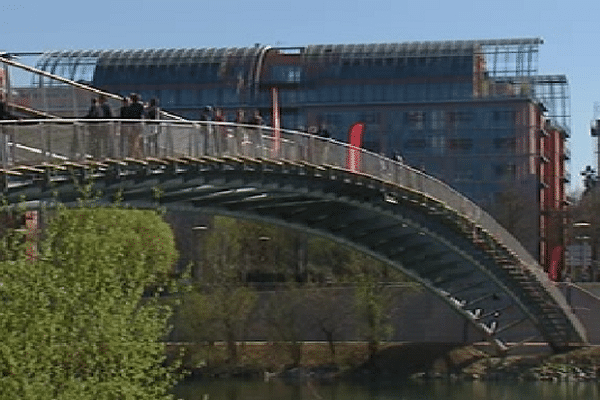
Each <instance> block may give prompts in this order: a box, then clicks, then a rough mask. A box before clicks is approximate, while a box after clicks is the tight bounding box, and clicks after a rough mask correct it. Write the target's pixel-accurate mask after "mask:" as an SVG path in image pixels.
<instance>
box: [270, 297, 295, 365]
mask: <svg viewBox="0 0 600 400" xmlns="http://www.w3.org/2000/svg"><path fill="white" fill-rule="evenodd" d="M304 300H305V293H304V291H303V290H302V288H299V287H297V286H294V285H289V286H288V287H287V288H285V289H283V290H278V291H276V292H275V293H273V295H272V296H271V298H270V300H269V303H268V304H267V306H266V310H265V311H266V313H265V321H266V324H267V328H268V332H269V338H270V340H271V341H273V342H282V343H285V345H286V349H287V351H288V352H289V354H290V357H291V358H292V361H293V363H294V365H299V364H300V361H301V358H302V340H301V332H302V326H301V324H302V319H301V311H302V309H303V306H304V304H305V301H304Z"/></svg>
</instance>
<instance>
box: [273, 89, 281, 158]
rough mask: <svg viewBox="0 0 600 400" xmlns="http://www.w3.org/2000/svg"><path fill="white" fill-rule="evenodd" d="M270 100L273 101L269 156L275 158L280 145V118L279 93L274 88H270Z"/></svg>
mask: <svg viewBox="0 0 600 400" xmlns="http://www.w3.org/2000/svg"><path fill="white" fill-rule="evenodd" d="M271 98H272V101H273V147H272V148H271V156H272V157H273V158H277V157H278V156H279V146H280V143H281V130H280V129H281V122H280V120H281V118H280V115H279V91H278V90H277V88H276V87H274V88H271Z"/></svg>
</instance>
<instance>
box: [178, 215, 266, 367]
mask: <svg viewBox="0 0 600 400" xmlns="http://www.w3.org/2000/svg"><path fill="white" fill-rule="evenodd" d="M212 225H213V226H212V230H211V231H210V232H209V233H207V234H206V236H205V241H204V243H203V244H202V245H203V246H205V250H204V255H205V259H204V263H203V264H204V268H203V271H202V281H199V282H196V287H195V290H194V291H193V292H191V293H189V294H188V295H187V296H186V297H185V300H184V302H183V305H182V307H181V310H180V313H179V322H178V325H179V326H180V327H181V329H182V331H183V334H184V336H185V337H186V338H188V339H189V340H192V341H195V342H205V343H207V344H208V349H209V354H208V355H207V357H208V361H210V348H211V347H212V345H213V344H214V342H215V341H217V340H225V341H226V344H227V355H228V361H229V362H230V363H232V364H235V363H237V361H238V351H237V342H238V341H239V340H240V339H241V338H242V337H243V335H244V333H245V332H246V326H247V324H248V317H249V315H250V313H251V312H252V310H253V309H254V306H255V304H256V293H255V292H254V291H253V290H251V289H249V288H248V287H246V286H245V282H244V281H245V275H246V272H247V269H248V265H247V264H248V260H247V257H245V255H246V254H247V252H248V251H249V248H248V246H247V243H245V242H246V241H247V237H248V233H247V230H248V229H249V227H250V228H251V227H252V225H249V224H248V223H241V222H238V221H236V220H235V219H232V218H228V217H215V218H214V220H213V224H212Z"/></svg>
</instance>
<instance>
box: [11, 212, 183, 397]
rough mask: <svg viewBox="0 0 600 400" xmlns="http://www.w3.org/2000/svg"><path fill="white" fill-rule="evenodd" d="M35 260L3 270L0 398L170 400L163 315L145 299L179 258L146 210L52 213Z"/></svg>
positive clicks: (165, 310) (163, 309)
mask: <svg viewBox="0 0 600 400" xmlns="http://www.w3.org/2000/svg"><path fill="white" fill-rule="evenodd" d="M45 237H46V238H45V239H44V241H43V243H42V244H41V246H40V247H39V250H38V257H37V258H36V259H33V260H32V259H29V260H28V259H27V258H26V255H25V253H24V249H22V250H23V251H22V252H21V253H20V254H19V257H17V258H16V259H15V260H12V261H3V262H0V298H1V299H2V308H0V365H1V367H0V368H1V370H0V393H2V395H3V397H4V398H26V399H74V398H77V399H117V398H122V399H147V398H152V399H167V398H170V395H169V394H168V392H169V390H170V388H171V387H172V386H173V384H174V383H175V381H176V375H175V374H174V368H175V366H170V367H167V366H165V365H163V362H164V360H165V348H164V344H163V343H162V342H161V339H162V338H164V337H165V335H166V334H167V332H168V329H167V319H168V318H169V315H170V307H169V306H168V305H165V304H162V303H161V302H159V299H158V298H157V297H153V298H147V299H143V298H142V294H143V292H144V289H145V287H146V286H148V285H149V284H151V283H153V284H156V283H157V282H161V281H163V279H164V278H165V276H166V275H167V274H168V272H169V270H170V268H171V267H172V265H173V263H174V261H175V259H176V257H177V254H176V250H175V246H174V240H173V235H172V232H171V230H170V228H169V226H168V225H167V224H166V223H165V222H164V221H162V218H161V217H160V216H159V215H158V214H157V213H156V212H153V211H141V210H124V209H118V208H116V207H109V208H90V207H82V208H77V209H71V210H68V209H64V208H61V209H59V210H58V211H57V212H56V213H55V215H54V216H53V217H52V218H51V221H50V222H49V224H48V226H47V229H46V231H45Z"/></svg>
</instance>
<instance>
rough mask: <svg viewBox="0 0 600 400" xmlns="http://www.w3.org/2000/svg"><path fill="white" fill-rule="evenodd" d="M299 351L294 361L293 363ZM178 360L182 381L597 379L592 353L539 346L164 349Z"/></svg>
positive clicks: (596, 356)
mask: <svg viewBox="0 0 600 400" xmlns="http://www.w3.org/2000/svg"><path fill="white" fill-rule="evenodd" d="M294 350H296V351H300V352H301V353H300V354H301V357H300V362H299V363H294V362H293V355H294ZM177 353H178V354H181V355H182V358H181V361H182V370H183V371H184V372H185V373H186V374H187V376H188V377H189V379H201V378H210V379H215V378H246V379H274V378H280V379H289V380H304V379H315V380H335V379H352V380H357V379H366V380H369V379H374V378H377V379H418V380H426V379H453V380H553V381H583V380H586V381H592V380H598V379H599V378H600V348H597V347H590V348H584V349H579V350H573V351H571V352H568V353H563V354H552V353H551V352H549V351H548V350H547V348H545V347H542V346H528V347H523V348H521V349H519V351H516V352H514V353H513V354H510V355H506V356H504V357H496V356H493V355H491V354H489V353H488V352H487V351H486V348H485V346H483V345H469V346H464V345H459V344H449V343H387V344H383V345H382V346H381V348H380V350H379V352H378V353H377V354H376V356H375V357H373V358H372V359H371V360H369V359H368V352H367V345H366V343H361V342H351V343H338V344H336V346H335V355H333V354H332V353H331V349H330V347H329V346H328V344H327V343H324V342H309V343H303V344H302V345H301V346H300V348H297V347H296V348H295V349H294V348H292V347H290V345H289V344H285V343H266V342H253V343H245V344H242V345H239V347H238V361H237V362H236V363H234V364H232V363H229V362H227V360H226V348H225V345H224V344H222V343H217V344H215V345H213V346H206V345H171V346H169V354H170V358H171V359H173V357H174V354H177Z"/></svg>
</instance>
